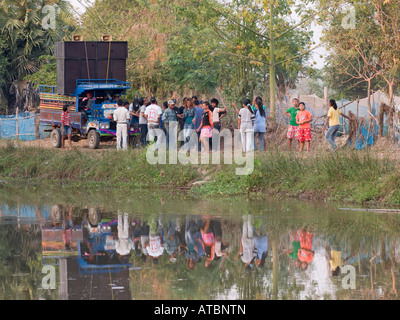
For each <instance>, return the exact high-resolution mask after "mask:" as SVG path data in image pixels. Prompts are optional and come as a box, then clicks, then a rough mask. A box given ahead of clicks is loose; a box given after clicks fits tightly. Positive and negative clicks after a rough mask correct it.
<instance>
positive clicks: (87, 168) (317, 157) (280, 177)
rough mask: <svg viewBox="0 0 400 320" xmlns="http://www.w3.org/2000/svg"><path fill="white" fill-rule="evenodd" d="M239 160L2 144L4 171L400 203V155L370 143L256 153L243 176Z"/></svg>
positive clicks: (206, 191) (203, 191) (5, 175)
mask: <svg viewBox="0 0 400 320" xmlns="http://www.w3.org/2000/svg"><path fill="white" fill-rule="evenodd" d="M167 157H168V155H167ZM236 168H237V166H235V165H228V164H226V165H225V164H220V165H214V164H212V162H210V164H209V165H204V164H200V165H191V164H188V165H181V164H179V163H178V164H173V165H169V164H167V165H161V164H156V165H151V164H149V163H148V162H147V160H146V150H145V149H130V150H128V151H124V152H116V151H115V150H101V151H93V152H91V151H89V152H82V151H80V150H78V149H74V150H72V151H67V150H54V149H42V148H38V147H16V146H14V145H13V144H12V143H9V144H6V146H4V147H2V148H0V178H1V179H10V180H12V179H21V180H23V179H25V180H26V179H29V180H34V179H36V180H37V181H40V182H43V181H47V182H48V181H50V182H52V181H55V180H57V181H69V182H71V181H75V182H76V183H77V185H82V184H85V183H87V184H90V183H95V182H96V183H97V182H98V183H100V184H103V185H105V186H110V187H116V186H118V187H121V186H124V187H128V188H153V189H156V188H160V189H161V188H162V189H169V190H171V191H178V190H180V189H179V188H180V187H184V189H189V188H191V191H192V192H193V193H195V194H200V195H207V196H213V195H216V196H221V195H226V196H230V195H246V194H262V195H263V196H268V192H271V193H285V194H288V195H290V196H299V195H302V194H304V193H309V194H312V195H313V197H314V198H324V199H335V200H345V201H354V202H359V203H365V202H374V201H384V202H387V203H389V204H400V172H399V171H398V170H397V168H398V166H397V163H396V162H395V161H394V160H389V159H388V158H379V157H377V156H376V155H375V154H373V153H372V152H370V151H352V150H341V151H339V152H337V153H333V154H330V153H329V154H307V155H305V154H303V155H299V154H298V153H290V152H279V151H270V152H265V153H256V156H255V160H254V170H253V172H252V173H251V174H250V175H248V176H238V175H236V172H235V169H236ZM195 182H200V183H195ZM193 183H194V184H193ZM177 188H178V189H177Z"/></svg>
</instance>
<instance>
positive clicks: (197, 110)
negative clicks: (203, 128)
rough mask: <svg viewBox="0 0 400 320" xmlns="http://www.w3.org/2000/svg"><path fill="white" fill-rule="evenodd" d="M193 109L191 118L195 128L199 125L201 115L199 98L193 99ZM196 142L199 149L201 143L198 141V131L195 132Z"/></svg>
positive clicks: (199, 149) (201, 109) (201, 108)
mask: <svg viewBox="0 0 400 320" xmlns="http://www.w3.org/2000/svg"><path fill="white" fill-rule="evenodd" d="M193 104H194V109H195V113H196V115H195V117H194V120H193V123H194V130H197V129H198V128H199V127H200V125H201V117H202V115H203V111H204V109H203V107H202V106H200V102H199V100H194V102H193ZM197 142H198V151H201V143H200V132H197Z"/></svg>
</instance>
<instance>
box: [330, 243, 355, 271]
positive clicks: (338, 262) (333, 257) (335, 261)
mask: <svg viewBox="0 0 400 320" xmlns="http://www.w3.org/2000/svg"><path fill="white" fill-rule="evenodd" d="M325 257H326V261H327V263H328V269H330V274H331V276H334V277H335V276H338V275H340V274H341V268H342V267H343V266H344V265H345V263H346V262H347V261H348V260H349V259H351V258H353V257H354V255H353V256H349V257H347V258H345V259H342V249H341V248H340V247H339V246H336V245H334V246H332V247H329V246H325Z"/></svg>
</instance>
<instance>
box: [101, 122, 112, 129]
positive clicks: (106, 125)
mask: <svg viewBox="0 0 400 320" xmlns="http://www.w3.org/2000/svg"><path fill="white" fill-rule="evenodd" d="M109 128H110V124H109V123H108V122H104V123H100V129H109Z"/></svg>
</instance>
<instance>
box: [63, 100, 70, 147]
mask: <svg viewBox="0 0 400 320" xmlns="http://www.w3.org/2000/svg"><path fill="white" fill-rule="evenodd" d="M61 132H62V135H63V137H62V139H61V146H62V148H63V149H64V147H65V142H64V139H65V136H67V137H68V146H69V150H71V149H72V148H71V115H70V113H69V110H68V105H64V106H63V113H62V114H61Z"/></svg>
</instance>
